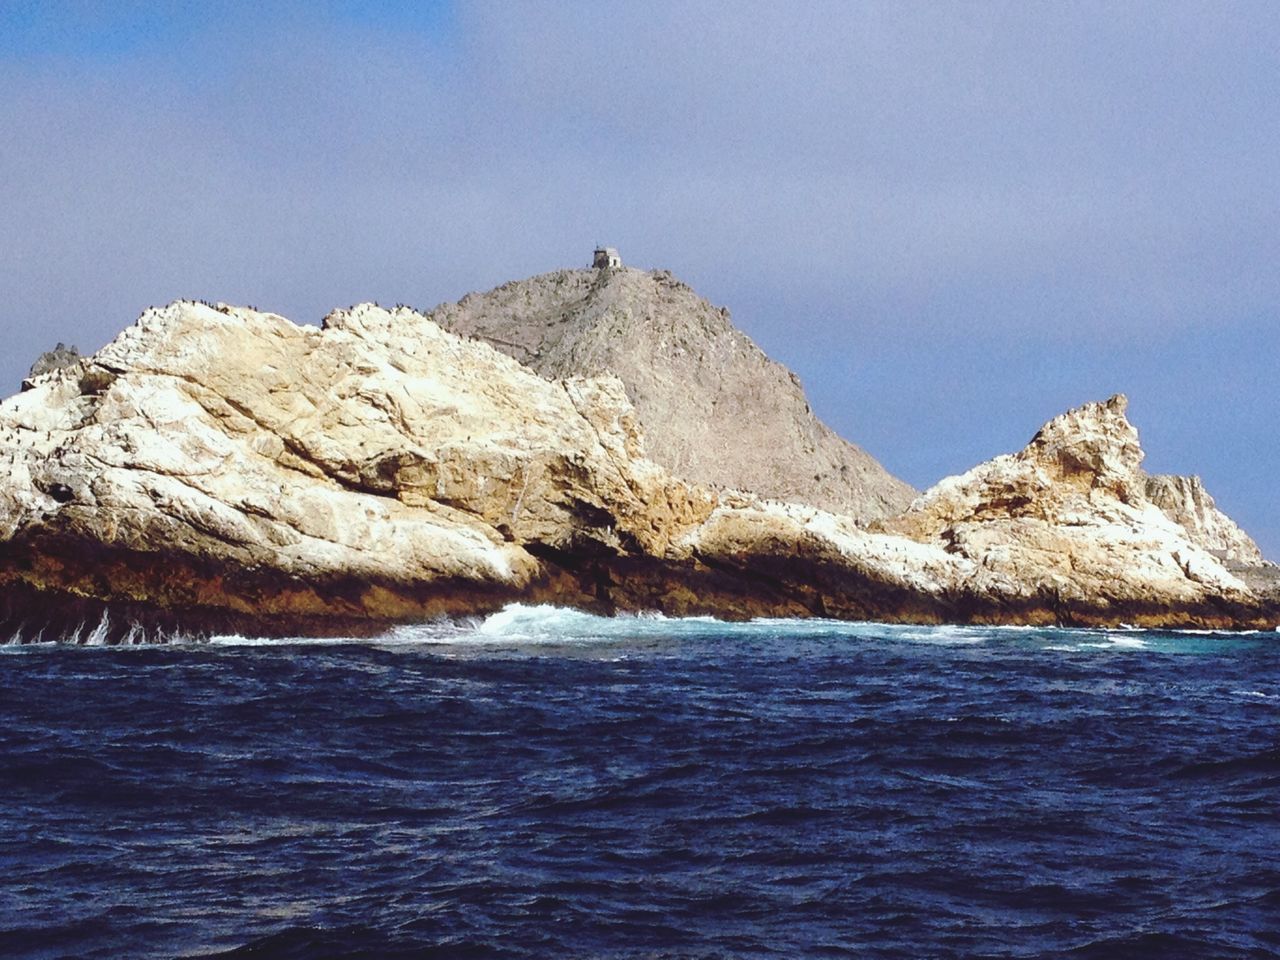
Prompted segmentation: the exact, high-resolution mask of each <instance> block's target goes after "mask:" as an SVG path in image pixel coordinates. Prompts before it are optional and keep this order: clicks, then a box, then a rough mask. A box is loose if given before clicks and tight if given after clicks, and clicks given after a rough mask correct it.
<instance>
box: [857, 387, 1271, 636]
mask: <svg viewBox="0 0 1280 960" xmlns="http://www.w3.org/2000/svg"><path fill="white" fill-rule="evenodd" d="M1126 408H1127V401H1126V399H1125V397H1123V396H1115V397H1112V398H1111V399H1110V400H1108V401H1106V402H1105V403H1090V404H1086V405H1085V406H1083V407H1080V408H1079V409H1076V410H1072V411H1069V412H1068V413H1065V414H1063V415H1062V416H1059V417H1057V418H1055V419H1054V420H1052V421H1050V422H1049V423H1048V424H1047V425H1045V427H1044V428H1043V429H1041V430H1040V432H1039V433H1037V434H1036V435H1035V437H1034V438H1032V440H1031V442H1030V443H1029V444H1028V445H1027V447H1026V448H1025V449H1023V450H1022V451H1021V452H1020V453H1017V454H1014V455H1005V456H1000V457H996V458H995V459H994V460H991V461H988V462H987V463H984V464H982V465H981V466H978V467H975V468H974V469H973V470H970V471H969V472H968V473H965V474H963V475H961V476H958V477H950V478H948V479H946V480H943V481H942V482H941V483H939V484H937V485H936V486H935V487H933V488H932V489H931V490H929V491H928V492H927V493H925V494H924V495H923V496H922V497H920V499H918V500H917V501H916V502H915V503H914V504H912V506H911V509H910V510H908V511H907V512H906V513H905V514H903V515H902V516H900V517H897V518H894V519H893V520H890V521H888V522H886V523H884V524H883V525H882V529H883V530H885V531H886V532H892V533H897V534H901V535H903V536H906V537H909V538H911V539H913V540H915V541H918V542H920V543H929V544H936V545H938V546H940V547H942V548H943V549H945V550H946V551H947V552H948V553H951V554H954V555H956V556H960V557H964V558H967V559H969V560H972V561H973V562H975V563H977V564H980V565H981V566H982V568H983V569H984V570H986V571H988V572H989V573H990V574H991V575H992V576H994V577H995V578H997V580H998V581H999V583H1000V586H999V587H998V588H997V590H998V592H999V593H1001V594H1002V595H1003V596H1004V597H1005V599H1006V601H1007V602H1009V603H1011V604H1013V605H1015V606H1016V605H1020V604H1022V603H1025V602H1027V601H1030V602H1031V604H1032V606H1036V607H1038V608H1040V609H1042V610H1052V609H1055V608H1056V609H1062V610H1078V609H1081V608H1085V607H1087V608H1091V609H1092V610H1094V611H1096V612H1097V613H1094V614H1090V615H1089V617H1092V616H1095V615H1098V614H1100V613H1101V612H1102V611H1106V610H1112V611H1114V619H1116V620H1119V621H1123V622H1134V623H1154V622H1160V621H1161V619H1162V617H1161V614H1160V613H1159V610H1160V609H1161V608H1166V609H1168V608H1178V607H1184V608H1185V607H1197V606H1201V605H1204V604H1212V603H1214V602H1218V601H1222V602H1225V603H1227V604H1229V605H1230V604H1237V603H1239V604H1242V605H1248V604H1249V603H1251V602H1252V600H1251V597H1252V592H1251V591H1250V589H1249V588H1248V587H1247V586H1246V585H1245V583H1244V582H1242V581H1241V580H1240V579H1239V578H1238V577H1236V576H1235V575H1234V574H1233V573H1231V572H1230V571H1229V570H1227V568H1226V567H1225V566H1223V564H1222V563H1221V562H1220V560H1219V558H1218V557H1216V556H1215V555H1214V554H1213V553H1212V552H1210V547H1209V544H1208V542H1207V541H1206V538H1205V537H1204V535H1203V530H1202V529H1201V528H1192V527H1189V526H1185V525H1184V524H1183V523H1182V522H1181V519H1180V518H1179V519H1175V518H1173V517H1171V516H1170V515H1168V514H1167V513H1166V512H1165V511H1164V510H1162V509H1161V507H1160V506H1158V505H1157V504H1155V503H1153V502H1151V500H1150V499H1149V496H1148V489H1149V483H1148V480H1149V478H1148V477H1147V476H1146V475H1145V474H1144V473H1143V472H1142V469H1141V463H1142V459H1143V451H1142V448H1141V446H1140V445H1139V443H1138V433H1137V431H1136V430H1135V429H1134V428H1133V426H1132V424H1130V423H1129V421H1128V419H1127V418H1126V416H1125V413H1126ZM1206 497H1207V494H1206ZM1222 519H1223V520H1225V519H1226V518H1225V517H1224V518H1222ZM1227 522H1229V521H1227ZM1232 526H1234V524H1233V525H1232ZM1214 542H1215V543H1216V541H1214ZM1255 549H1256V548H1255ZM1259 559H1260V558H1259ZM1074 616H1075V615H1074V614H1072V615H1069V616H1067V617H1064V618H1063V619H1068V620H1069V619H1072V618H1073V617H1074ZM1102 619H1104V620H1105V619H1106V618H1105V617H1102Z"/></svg>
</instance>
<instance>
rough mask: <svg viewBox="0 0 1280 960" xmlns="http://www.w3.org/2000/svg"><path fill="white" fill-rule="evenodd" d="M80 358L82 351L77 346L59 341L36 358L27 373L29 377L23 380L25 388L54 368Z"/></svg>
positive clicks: (69, 363)
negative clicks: (70, 345)
mask: <svg viewBox="0 0 1280 960" xmlns="http://www.w3.org/2000/svg"><path fill="white" fill-rule="evenodd" d="M79 359H80V351H79V350H77V349H76V348H75V347H68V346H67V345H66V344H65V343H61V342H60V343H59V344H58V345H57V346H56V347H54V348H53V349H52V350H48V351H46V352H44V353H42V354H40V356H39V357H37V358H36V362H35V363H33V364H32V365H31V370H30V372H29V373H28V374H27V378H26V379H25V380H24V381H22V386H23V389H24V390H25V389H28V388H29V387H30V385H31V382H32V381H33V380H34V379H35V378H36V377H39V376H43V375H44V374H46V373H49V372H51V371H53V370H61V369H62V368H63V367H69V366H71V365H72V364H73V363H75V362H76V361H77V360H79Z"/></svg>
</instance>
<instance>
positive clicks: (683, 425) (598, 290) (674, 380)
mask: <svg viewBox="0 0 1280 960" xmlns="http://www.w3.org/2000/svg"><path fill="white" fill-rule="evenodd" d="M429 316H430V318H431V319H432V320H434V321H435V322H436V323H439V324H440V325H441V326H443V327H444V328H445V329H447V330H451V331H453V332H455V333H460V334H464V335H466V336H472V337H478V338H480V339H483V340H485V341H486V342H488V343H490V344H491V345H493V346H495V347H497V348H498V349H499V350H501V351H502V352H504V353H506V354H508V355H510V356H512V357H514V358H515V359H517V360H519V361H520V362H521V363H522V364H525V365H526V366H528V367H531V368H532V369H534V370H536V371H537V372H538V373H540V374H542V375H543V376H545V377H548V378H550V379H557V378H562V377H568V376H598V375H601V374H606V373H608V374H613V375H615V376H617V377H618V378H619V379H621V380H622V382H623V384H624V385H625V387H626V390H627V395H628V396H629V397H630V399H631V402H632V404H633V406H634V407H635V411H636V417H637V419H638V420H639V422H640V426H641V429H642V430H643V431H644V434H645V437H646V442H647V447H648V452H649V456H650V457H651V458H652V459H653V460H654V461H655V462H656V463H658V464H659V465H660V466H662V467H664V468H665V469H666V470H667V471H668V472H669V473H671V474H673V475H675V476H677V477H681V478H685V479H689V480H693V481H695V482H698V483H706V484H711V485H715V486H719V487H726V488H733V489H740V490H749V491H751V492H753V493H757V494H759V495H761V496H765V497H772V498H774V499H778V500H786V501H791V502H796V503H806V504H810V505H812V506H816V507H819V508H821V509H824V510H830V511H833V512H835V513H842V514H847V515H849V516H852V517H854V518H855V519H859V520H870V519H874V518H879V517H887V516H891V515H893V514H895V513H898V512H900V511H901V510H903V509H905V508H906V506H907V505H908V504H909V503H910V502H911V500H912V499H913V498H914V497H915V495H916V491H915V490H913V489H912V488H911V487H910V486H908V485H907V484H905V483H903V482H902V481H901V480H898V479H897V478H896V477H893V476H891V475H890V474H889V473H888V471H886V470H885V469H884V467H882V466H881V465H880V464H879V463H877V462H876V460H875V459H873V458H872V457H871V456H870V455H869V454H867V453H866V452H864V451H863V450H861V449H859V448H858V447H856V446H854V445H853V444H851V443H848V442H847V441H845V440H843V439H841V438H840V437H839V436H837V435H836V434H835V433H834V432H833V431H831V430H830V429H829V428H828V427H827V426H826V425H824V424H823V423H822V422H821V421H820V420H819V419H818V418H817V417H816V416H814V414H813V412H812V410H810V408H809V404H808V403H807V402H806V400H805V397H804V391H803V389H802V388H801V386H800V381H799V380H798V379H797V378H796V376H795V375H794V374H793V373H791V372H790V371H789V370H787V369H786V368H785V367H783V366H782V365H781V364H779V363H777V362H775V361H773V360H770V359H769V358H768V357H767V356H765V355H764V353H763V352H761V350H760V349H759V347H757V346H756V345H755V344H754V343H753V342H752V341H751V339H750V338H749V337H747V336H746V335H745V334H744V333H742V332H741V331H739V330H737V329H736V328H735V327H734V326H733V324H732V323H731V322H730V320H729V313H728V311H727V310H723V309H720V308H717V307H714V306H712V305H711V304H710V303H708V302H707V301H706V300H704V299H702V298H701V297H699V296H698V295H697V294H696V293H694V291H693V290H691V289H690V288H689V287H688V286H686V285H685V284H683V283H681V282H680V281H679V280H676V279H675V278H674V277H673V276H672V275H671V274H670V273H667V272H665V271H655V272H652V273H648V272H645V271H642V270H635V269H631V268H625V267H618V268H613V269H606V270H560V271H557V272H555V273H549V274H544V275H542V276H537V277H532V278H530V279H528V280H519V281H515V282H512V283H507V284H504V285H502V286H501V287H498V288H497V289H496V290H492V291H490V292H488V293H483V294H471V295H469V296H467V297H464V298H463V299H462V301H461V302H459V303H455V304H447V305H444V306H441V307H437V308H436V309H435V310H433V311H432V312H431V313H430V314H429Z"/></svg>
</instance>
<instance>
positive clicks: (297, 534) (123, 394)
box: [0, 302, 1280, 640]
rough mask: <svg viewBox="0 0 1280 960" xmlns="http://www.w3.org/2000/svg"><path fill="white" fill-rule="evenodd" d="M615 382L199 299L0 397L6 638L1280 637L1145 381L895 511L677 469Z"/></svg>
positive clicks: (1268, 606)
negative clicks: (506, 624)
mask: <svg viewBox="0 0 1280 960" xmlns="http://www.w3.org/2000/svg"><path fill="white" fill-rule="evenodd" d="M643 445H644V438H643V436H642V434H641V431H640V430H639V428H638V426H637V422H636V417H635V415H634V412H633V409H632V406H631V404H630V403H629V402H628V400H627V397H626V394H625V391H624V389H623V387H622V384H621V383H620V382H619V381H618V380H617V379H616V378H612V377H599V378H584V377H571V378H566V379H563V380H546V379H544V378H542V377H540V376H538V375H536V374H535V373H533V372H532V371H530V370H528V369H527V368H525V367H523V366H521V365H520V364H518V363H517V362H516V361H515V360H513V359H512V358H510V357H508V356H505V355H503V354H502V353H499V352H498V351H496V350H494V349H492V348H491V347H489V346H488V345H487V344H485V343H482V342H479V341H474V340H467V339H464V338H461V337H458V336H455V335H453V334H450V333H448V332H447V331H445V330H443V329H441V328H440V327H439V326H437V325H436V324H435V323H433V322H432V321H430V320H429V319H427V318H425V317H423V316H421V315H419V314H416V313H414V312H412V311H410V310H407V309H397V310H395V311H387V310H383V309H381V308H378V307H374V306H369V305H364V306H360V307H355V308H352V309H350V310H344V311H339V312H336V313H334V314H332V315H331V316H330V317H329V318H327V320H326V323H325V326H324V328H323V329H316V328H308V327H299V326H295V325H294V324H292V323H290V322H289V321H288V320H285V319H284V318H282V317H278V316H275V315H272V314H265V313H259V312H256V311H253V310H245V309H238V308H233V307H227V306H222V305H219V306H216V307H214V306H209V305H204V304H196V303H189V302H181V303H176V304H172V305H170V306H168V307H165V308H162V309H158V310H151V311H148V312H147V313H146V314H144V315H143V317H142V318H141V319H140V320H139V321H138V322H137V323H136V324H135V325H134V326H132V327H130V328H129V329H127V330H126V331H125V332H124V333H122V334H121V335H120V336H119V337H118V338H117V339H116V340H115V341H114V342H113V343H112V344H110V345H109V346H107V347H106V348H104V349H103V350H102V351H100V352H99V353H98V354H96V355H94V356H93V357H90V358H86V359H83V360H80V361H78V362H77V363H75V364H73V365H72V366H70V367H67V368H64V369H60V370H56V371H53V372H50V373H48V374H45V375H43V376H41V377H39V378H37V379H36V380H35V381H34V382H33V385H32V389H30V390H28V391H26V392H24V393H21V394H19V395H17V396H15V397H12V398H10V399H9V400H6V401H4V403H2V404H0V476H2V477H4V479H3V481H0V639H3V638H4V637H8V636H16V637H19V638H27V639H30V638H32V637H33V636H40V635H46V636H52V635H59V636H68V635H70V636H76V635H79V636H81V637H93V638H95V639H105V640H122V639H129V638H136V637H137V636H139V635H140V633H147V632H149V631H163V632H173V631H190V632H196V633H208V632H211V631H229V630H240V631H251V632H254V633H258V634H265V635H281V634H299V633H307V634H360V633H371V632H377V631H379V630H381V629H384V628H385V627H386V626H387V625H389V624H393V623H398V622H406V621H416V620H421V619H423V618H427V617H432V616H437V615H441V614H447V615H457V614H469V613H481V612H487V611H490V610H493V609H496V608H498V607H499V606H501V605H502V604H504V603H507V602H510V601H513V600H523V601H526V602H549V603H558V604H564V605H570V606H576V607H581V608H586V609H593V610H599V611H605V612H609V611H614V610H662V611H665V612H667V613H671V614H679V615H684V614H694V613H703V614H705V613H710V614H717V615H720V616H727V617H745V616H752V615H774V616H806V615H824V616H835V617H842V618H850V619H852V618H867V619H882V620H895V621H913V622H925V623H931V622H941V621H972V622H994V623H1071V624H1107V623H1120V622H1129V623H1141V624H1149V625H1154V624H1167V625H1180V626H1190V625H1200V626H1230V627H1244V626H1274V625H1275V623H1276V622H1277V620H1278V617H1280V614H1278V610H1280V606H1278V605H1277V603H1276V602H1275V600H1274V599H1273V598H1271V597H1269V596H1267V595H1265V594H1264V593H1259V592H1258V591H1256V590H1254V589H1252V588H1251V587H1250V586H1248V585H1247V584H1246V583H1244V582H1243V581H1241V580H1239V579H1238V578H1236V577H1235V576H1233V575H1232V574H1231V573H1230V572H1229V571H1228V570H1227V569H1226V568H1225V567H1224V566H1223V564H1222V563H1221V562H1220V561H1219V560H1218V559H1217V558H1216V557H1214V556H1213V555H1211V554H1210V553H1208V552H1206V551H1205V550H1204V549H1203V548H1201V547H1200V546H1198V545H1197V544H1195V543H1193V542H1192V540H1191V539H1190V538H1189V535H1188V533H1187V531H1186V530H1185V529H1184V528H1183V527H1182V526H1180V525H1178V524H1177V523H1174V522H1173V521H1172V520H1170V519H1169V518H1168V517H1167V516H1166V515H1165V514H1164V513H1163V512H1162V511H1161V510H1160V509H1159V508H1158V507H1156V506H1155V505H1154V504H1152V503H1151V502H1150V501H1149V500H1147V499H1146V488H1145V482H1144V481H1143V479H1142V478H1141V477H1140V473H1139V470H1140V467H1139V464H1140V461H1141V449H1140V448H1139V447H1138V445H1137V435H1136V432H1134V430H1133V428H1132V427H1131V426H1130V425H1129V424H1128V422H1127V420H1126V419H1125V417H1124V404H1123V400H1122V399H1120V398H1117V399H1114V400H1112V401H1111V402H1109V403H1107V404H1091V405H1088V406H1086V407H1083V408H1081V409H1080V410H1078V411H1073V412H1072V413H1070V414H1067V415H1064V416H1063V417H1060V418H1058V419H1057V420H1055V421H1053V422H1052V423H1050V424H1049V425H1048V426H1046V427H1045V429H1044V430H1042V431H1041V433H1040V434H1038V435H1037V437H1036V438H1035V440H1033V441H1032V443H1031V445H1030V446H1029V447H1028V448H1027V449H1026V450H1024V451H1023V452H1022V453H1020V454H1017V455H1014V456H1008V457H999V458H997V459H996V460H994V461H992V462H990V463H988V464H984V465H983V466H981V467H978V468H976V469H975V470H973V471H970V473H968V474H966V475H964V476H962V477H958V478H951V479H949V480H947V481H944V482H943V483H942V484H939V485H938V486H937V487H935V488H934V489H933V490H931V491H929V492H928V493H926V494H925V495H924V496H922V497H921V498H920V499H919V500H917V501H916V502H915V504H914V505H913V506H912V508H911V509H910V510H909V511H908V512H907V513H906V514H904V515H903V516H901V517H899V518H896V519H893V520H890V521H886V522H884V524H883V525H882V526H881V528H880V529H879V530H867V529H863V528H862V527H861V526H860V525H859V524H858V523H857V522H856V521H855V520H854V519H853V518H850V517H846V516H840V515H836V514H832V513H829V512H825V511H821V510H818V509H816V508H813V507H809V506H803V505H797V504H788V503H780V502H777V501H771V500H765V499H762V498H759V497H756V496H754V495H752V494H748V493H740V492H735V491H716V490H712V489H710V488H707V487H703V486H700V485H697V484H691V483H688V482H685V481H683V480H678V479H674V478H673V477H671V476H670V475H669V474H668V473H667V472H666V471H664V470H663V469H662V468H661V467H659V466H657V465H656V464H654V463H652V462H651V461H649V460H647V459H645V457H644V455H643V454H644V446H643Z"/></svg>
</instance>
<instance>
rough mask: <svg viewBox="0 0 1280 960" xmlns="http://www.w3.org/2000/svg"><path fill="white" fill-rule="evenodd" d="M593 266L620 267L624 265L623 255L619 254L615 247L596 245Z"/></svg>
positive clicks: (598, 267)
mask: <svg viewBox="0 0 1280 960" xmlns="http://www.w3.org/2000/svg"><path fill="white" fill-rule="evenodd" d="M591 266H593V267H595V268H596V269H597V270H599V269H602V268H605V269H608V268H610V267H620V266H622V257H621V256H619V255H618V251H617V250H615V249H614V248H613V247H596V254H595V257H594V259H592V261H591Z"/></svg>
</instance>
